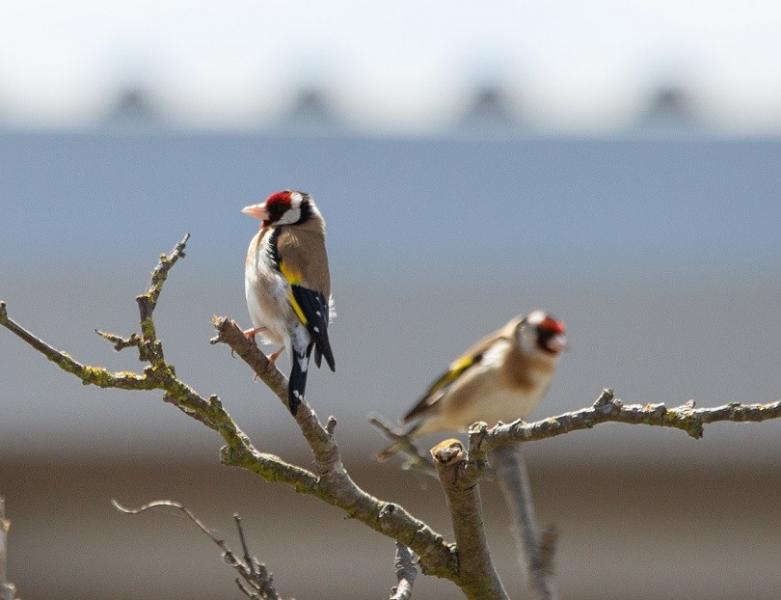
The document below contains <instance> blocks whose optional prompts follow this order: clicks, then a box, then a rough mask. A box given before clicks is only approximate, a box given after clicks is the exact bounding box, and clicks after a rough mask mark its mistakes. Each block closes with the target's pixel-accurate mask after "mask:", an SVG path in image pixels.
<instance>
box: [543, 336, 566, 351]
mask: <svg viewBox="0 0 781 600" xmlns="http://www.w3.org/2000/svg"><path fill="white" fill-rule="evenodd" d="M545 345H546V346H547V348H548V349H549V350H551V351H552V352H563V351H564V350H566V349H567V336H565V335H564V334H563V333H557V334H556V335H554V336H553V337H552V338H551V339H549V340H548V343H547V344H545Z"/></svg>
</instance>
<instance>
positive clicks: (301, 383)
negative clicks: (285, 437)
mask: <svg viewBox="0 0 781 600" xmlns="http://www.w3.org/2000/svg"><path fill="white" fill-rule="evenodd" d="M311 354H312V345H311V344H310V345H309V347H308V348H307V349H306V352H305V353H304V354H299V353H298V352H295V351H293V360H292V361H291V362H292V363H293V367H292V368H291V370H290V381H289V382H288V384H287V402H288V408H290V413H291V414H292V415H293V416H296V412H297V411H298V406H299V405H300V404H301V402H302V401H303V399H304V393H305V392H306V374H307V373H308V371H309V357H310V355H311ZM303 365H306V367H303ZM302 367H303V368H302Z"/></svg>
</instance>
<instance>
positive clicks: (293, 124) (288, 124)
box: [277, 85, 344, 133]
mask: <svg viewBox="0 0 781 600" xmlns="http://www.w3.org/2000/svg"><path fill="white" fill-rule="evenodd" d="M343 125H344V124H343V122H342V120H341V119H340V118H339V116H338V115H337V112H336V110H335V109H334V107H333V103H332V102H331V99H330V98H329V95H328V94H327V93H326V92H325V91H324V90H323V89H321V88H320V87H317V86H314V85H308V86H304V87H302V88H301V89H300V90H299V91H298V92H297V93H296V95H295V97H294V99H293V102H292V103H291V105H290V108H288V109H287V111H286V112H285V113H283V115H282V117H281V118H280V119H279V121H278V123H277V127H279V128H280V129H283V130H292V131H295V132H302V133H303V132H306V133H313V132H314V133H319V132H331V131H335V130H338V129H341V128H342V126H343Z"/></svg>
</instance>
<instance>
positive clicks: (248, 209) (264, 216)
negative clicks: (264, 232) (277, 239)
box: [241, 204, 268, 221]
mask: <svg viewBox="0 0 781 600" xmlns="http://www.w3.org/2000/svg"><path fill="white" fill-rule="evenodd" d="M241 212H242V213H243V214H245V215H247V216H248V217H255V218H256V219H260V220H261V221H268V211H267V210H266V205H265V204H251V205H249V206H245V207H244V208H242V209H241Z"/></svg>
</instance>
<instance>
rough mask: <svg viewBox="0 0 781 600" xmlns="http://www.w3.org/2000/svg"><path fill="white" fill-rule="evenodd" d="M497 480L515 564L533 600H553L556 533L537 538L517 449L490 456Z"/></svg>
mask: <svg viewBox="0 0 781 600" xmlns="http://www.w3.org/2000/svg"><path fill="white" fill-rule="evenodd" d="M490 458H491V462H492V463H493V465H494V468H495V469H496V476H497V477H496V478H497V480H498V483H499V488H500V489H501V490H502V495H503V496H504V499H505V502H506V504H507V510H508V512H509V515H510V522H511V524H512V532H513V536H514V537H515V541H516V545H517V547H518V562H519V563H520V566H521V569H523V571H524V573H525V575H526V583H527V585H528V586H529V589H530V590H531V592H532V595H533V598H534V599H535V600H556V599H557V598H558V593H557V589H556V581H555V578H554V573H553V559H554V554H555V544H556V531H555V529H554V528H552V527H551V528H548V529H547V530H546V531H545V533H544V534H543V535H542V536H540V535H539V533H538V528H537V518H536V516H535V514H534V502H533V500H532V492H531V485H530V484H529V474H528V472H527V469H526V462H525V461H524V460H523V455H521V453H520V448H518V447H516V446H501V447H499V448H496V449H494V450H493V451H492V452H491V455H490Z"/></svg>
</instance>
